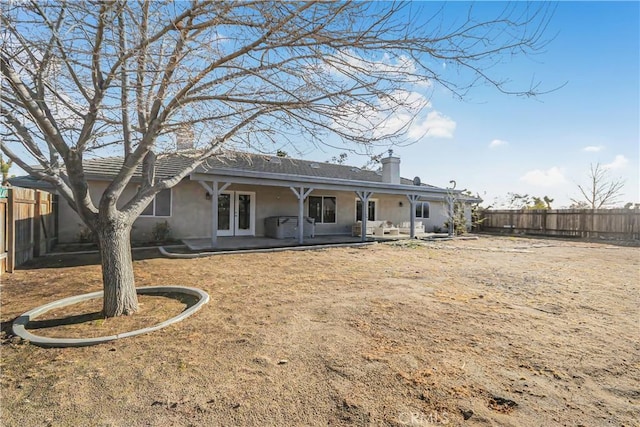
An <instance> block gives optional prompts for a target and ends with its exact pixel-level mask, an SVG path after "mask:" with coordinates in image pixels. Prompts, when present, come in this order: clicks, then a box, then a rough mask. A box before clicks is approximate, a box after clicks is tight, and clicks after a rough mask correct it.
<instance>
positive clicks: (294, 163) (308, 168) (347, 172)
mask: <svg viewBox="0 0 640 427" xmlns="http://www.w3.org/2000/svg"><path fill="white" fill-rule="evenodd" d="M122 161H123V158H122V157H107V158H95V159H89V160H85V162H84V170H85V174H86V176H87V177H88V178H110V177H113V176H115V175H116V173H117V172H118V171H119V169H120V167H121V166H122ZM189 161H190V158H188V157H185V156H182V155H180V154H175V155H171V156H169V157H165V158H161V159H159V160H158V162H157V164H156V176H157V177H158V178H166V177H169V176H173V175H175V174H176V173H177V172H178V171H180V170H181V169H182V168H183V167H184V166H185V165H186V164H187V163H188V162H189ZM216 170H238V171H250V172H258V173H260V172H265V173H275V174H286V175H295V176H309V177H316V178H335V179H345V180H351V181H366V182H382V175H381V174H380V173H379V172H375V171H370V170H365V169H361V168H357V167H354V166H346V165H338V164H334V163H322V162H314V161H309V160H301V159H292V158H288V157H276V156H270V155H264V154H253V153H230V154H225V155H224V156H216V157H211V158H209V159H208V160H206V161H205V162H204V163H203V164H202V165H200V166H199V167H198V168H197V169H196V171H195V172H196V173H215V171H216ZM136 175H137V176H140V171H139V170H138V172H137V173H136ZM400 183H401V184H403V185H413V180H411V179H406V178H401V181H400ZM421 186H422V187H429V188H437V187H434V186H432V185H428V184H422V185H421Z"/></svg>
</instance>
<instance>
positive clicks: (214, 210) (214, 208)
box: [198, 181, 231, 248]
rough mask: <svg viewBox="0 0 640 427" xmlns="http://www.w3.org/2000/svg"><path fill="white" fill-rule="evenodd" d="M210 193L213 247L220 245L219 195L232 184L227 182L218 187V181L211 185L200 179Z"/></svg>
mask: <svg viewBox="0 0 640 427" xmlns="http://www.w3.org/2000/svg"><path fill="white" fill-rule="evenodd" d="M198 182H199V183H200V185H202V186H203V187H204V189H205V190H207V192H208V193H209V194H211V247H212V248H215V247H216V246H218V196H219V195H220V192H222V191H224V190H226V189H227V187H229V185H231V183H230V182H225V183H224V184H223V185H222V187H218V185H219V183H218V181H213V182H211V187H209V184H207V183H206V182H204V181H198Z"/></svg>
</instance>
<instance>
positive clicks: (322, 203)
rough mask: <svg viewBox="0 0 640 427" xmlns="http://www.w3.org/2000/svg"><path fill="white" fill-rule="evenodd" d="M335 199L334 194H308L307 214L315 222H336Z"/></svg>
mask: <svg viewBox="0 0 640 427" xmlns="http://www.w3.org/2000/svg"><path fill="white" fill-rule="evenodd" d="M336 210H337V200H336V198H335V196H309V210H308V216H309V217H311V218H314V219H315V220H316V224H335V223H336Z"/></svg>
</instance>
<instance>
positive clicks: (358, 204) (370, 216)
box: [356, 199, 377, 221]
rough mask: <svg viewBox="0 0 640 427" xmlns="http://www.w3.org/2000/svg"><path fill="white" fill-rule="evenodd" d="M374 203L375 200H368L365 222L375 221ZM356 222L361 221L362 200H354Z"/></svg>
mask: <svg viewBox="0 0 640 427" xmlns="http://www.w3.org/2000/svg"><path fill="white" fill-rule="evenodd" d="M376 202H377V200H369V206H368V209H367V221H375V220H376V216H377V215H376ZM356 221H362V200H360V199H356Z"/></svg>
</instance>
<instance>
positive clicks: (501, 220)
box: [480, 209, 640, 240]
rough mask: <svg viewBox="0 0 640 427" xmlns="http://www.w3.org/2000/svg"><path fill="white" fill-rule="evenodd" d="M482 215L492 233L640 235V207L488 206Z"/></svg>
mask: <svg viewBox="0 0 640 427" xmlns="http://www.w3.org/2000/svg"><path fill="white" fill-rule="evenodd" d="M481 218H484V219H483V220H482V223H481V225H480V230H482V231H486V232H490V233H496V232H501V233H505V232H507V233H521V234H531V235H544V236H570V237H583V238H600V237H602V238H613V239H624V240H639V239H640V209H595V210H594V209H550V210H544V209H531V210H487V211H484V212H482V214H481Z"/></svg>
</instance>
